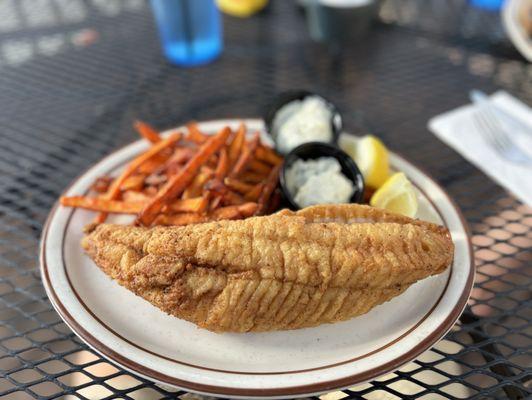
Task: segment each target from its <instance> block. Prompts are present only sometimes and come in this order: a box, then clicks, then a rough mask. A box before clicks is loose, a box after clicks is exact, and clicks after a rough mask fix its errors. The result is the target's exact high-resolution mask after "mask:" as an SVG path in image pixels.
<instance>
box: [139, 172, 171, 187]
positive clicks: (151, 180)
mask: <svg viewBox="0 0 532 400" xmlns="http://www.w3.org/2000/svg"><path fill="white" fill-rule="evenodd" d="M167 180H168V176H166V174H151V175H150V176H147V177H146V179H145V180H144V184H146V185H148V186H158V185H161V184H163V183H165V182H166V181H167Z"/></svg>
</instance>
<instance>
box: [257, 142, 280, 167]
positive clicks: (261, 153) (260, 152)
mask: <svg viewBox="0 0 532 400" xmlns="http://www.w3.org/2000/svg"><path fill="white" fill-rule="evenodd" d="M255 157H257V159H258V160H260V161H263V162H265V163H267V164H271V165H279V164H281V163H282V162H283V159H282V158H281V157H280V156H279V155H277V154H276V153H275V151H273V150H272V149H271V148H269V147H266V146H263V145H261V146H259V147H258V148H257V151H256V152H255Z"/></svg>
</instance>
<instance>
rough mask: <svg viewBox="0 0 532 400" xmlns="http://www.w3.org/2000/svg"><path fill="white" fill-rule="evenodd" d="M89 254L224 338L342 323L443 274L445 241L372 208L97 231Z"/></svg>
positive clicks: (447, 252) (91, 233)
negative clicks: (247, 333) (415, 285)
mask: <svg viewBox="0 0 532 400" xmlns="http://www.w3.org/2000/svg"><path fill="white" fill-rule="evenodd" d="M82 244H83V247H84V248H85V250H86V252H87V253H88V254H89V256H91V258H92V259H93V260H94V261H95V262H96V264H97V265H99V266H100V268H101V269H102V270H103V271H104V272H105V273H106V274H108V275H109V276H111V277H112V278H113V279H116V280H117V281H118V282H119V283H120V284H121V285H123V286H125V287H127V288H128V289H130V290H131V291H133V292H134V293H136V294H137V295H139V296H142V297H143V298H145V299H146V300H148V301H149V302H151V303H152V304H154V305H155V306H157V307H159V308H160V309H162V310H164V311H165V312H167V313H169V314H172V315H175V316H177V317H179V318H183V319H186V320H188V321H190V322H193V323H195V324H197V325H199V326H201V327H203V328H206V329H209V330H212V331H218V332H224V331H231V332H248V331H270V330H281V329H296V328H303V327H310V326H316V325H319V324H322V323H331V322H337V321H343V320H346V319H349V318H352V317H354V316H356V315H361V314H364V313H366V312H368V311H369V310H370V309H371V308H373V307H375V306H376V305H378V304H381V303H383V302H385V301H388V300H390V299H391V298H393V297H395V296H397V295H398V294H400V293H402V292H403V291H404V290H406V289H407V288H408V287H409V286H410V285H411V284H412V283H414V282H416V281H418V280H420V279H423V278H426V277H428V276H430V275H434V274H438V273H441V272H443V271H444V270H445V268H446V267H447V266H448V265H449V264H450V263H451V261H452V257H453V244H452V241H451V239H450V235H449V232H448V231H447V230H446V229H445V228H443V227H440V226H438V225H434V224H431V223H428V222H421V221H415V220H412V219H410V218H407V217H403V216H398V215H395V214H392V213H389V212H385V211H382V210H378V209H374V208H371V207H367V206H359V205H343V206H331V205H329V206H316V207H309V208H307V209H304V210H301V211H298V212H292V211H282V212H279V213H277V214H274V215H271V216H267V217H255V218H249V219H247V220H243V221H220V222H211V223H206V224H199V225H194V226H185V227H158V228H151V229H147V228H140V227H132V226H119V225H107V224H106V225H100V226H97V227H94V226H92V227H91V228H90V229H89V230H87V236H86V237H85V238H84V239H83V243H82Z"/></svg>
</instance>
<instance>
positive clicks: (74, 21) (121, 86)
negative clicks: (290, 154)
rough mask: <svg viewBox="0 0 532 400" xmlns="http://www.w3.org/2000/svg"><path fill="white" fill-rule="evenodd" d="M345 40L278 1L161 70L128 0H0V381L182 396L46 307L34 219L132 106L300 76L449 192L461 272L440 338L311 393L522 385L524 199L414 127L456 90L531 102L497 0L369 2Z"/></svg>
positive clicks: (128, 116)
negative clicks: (484, 4) (494, 9)
mask: <svg viewBox="0 0 532 400" xmlns="http://www.w3.org/2000/svg"><path fill="white" fill-rule="evenodd" d="M380 19H381V22H380V23H378V24H377V25H376V26H375V27H374V28H373V29H372V31H371V33H370V34H369V35H368V36H367V37H366V38H365V39H364V40H362V41H360V42H358V43H354V44H352V45H350V46H348V47H346V48H345V49H344V50H343V51H342V52H341V53H330V52H329V50H328V49H326V48H324V47H323V46H321V45H318V44H315V43H312V42H311V41H310V39H309V38H308V34H307V31H306V27H305V22H304V18H303V16H302V15H301V13H300V11H299V10H298V9H297V8H296V7H295V6H294V4H293V2H291V1H283V0H278V1H273V2H272V3H271V4H270V6H269V8H268V10H267V11H266V12H264V13H262V14H261V15H258V16H256V17H254V18H250V19H234V18H225V20H224V28H225V49H224V52H223V55H222V57H221V58H220V59H219V60H217V61H216V62H215V63H213V64H210V65H207V66H205V67H200V68H195V69H178V68H175V67H172V66H170V65H168V64H167V63H166V61H165V60H164V59H163V58H162V56H161V53H160V50H159V42H158V39H157V37H156V34H155V30H154V26H153V21H152V17H151V14H150V10H149V7H148V5H147V4H146V3H145V2H144V1H141V0H138V1H134V0H130V1H126V0H123V1H122V0H92V1H89V0H86V1H83V0H39V1H37V0H1V1H0V395H4V396H5V398H10V399H25V398H34V397H35V398H58V397H62V398H82V399H97V398H127V399H155V398H162V397H167V398H176V397H178V398H182V399H185V398H197V397H199V396H196V395H192V394H187V393H184V392H179V391H171V390H168V389H164V388H161V387H159V386H157V385H155V384H153V383H151V382H148V381H146V380H144V379H142V378H139V377H137V376H134V375H131V374H130V373H127V372H125V371H123V370H121V369H120V368H117V367H115V366H114V365H112V364H111V363H109V362H107V361H105V360H104V359H102V358H100V357H99V356H98V355H96V354H95V353H94V352H93V351H92V350H90V349H89V348H87V346H85V345H84V344H83V343H81V342H80V340H79V339H78V338H77V337H76V336H74V334H73V333H72V332H71V331H70V330H69V329H68V328H67V326H66V325H65V324H64V323H63V322H62V321H61V319H60V318H59V316H58V315H57V314H56V313H55V311H54V310H53V308H52V306H51V304H50V302H49V301H48V299H47V297H46V295H45V293H44V289H43V287H42V284H41V281H40V276H39V273H38V260H37V250H38V244H39V235H40V232H41V229H42V225H43V222H44V220H45V218H46V215H47V213H48V211H49V209H50V208H51V207H52V205H53V203H54V202H55V201H56V199H57V197H58V195H59V194H60V193H61V191H62V189H63V188H64V187H65V186H66V185H67V184H68V183H69V182H70V181H71V180H72V179H73V178H74V177H75V176H76V175H78V174H79V173H80V172H81V171H82V170H84V169H85V168H86V167H88V166H89V165H91V164H93V163H94V162H95V161H97V160H98V159H100V158H101V157H102V156H104V155H105V154H107V153H109V152H110V151H111V150H113V149H114V148H116V147H118V146H119V145H122V144H124V143H127V142H129V141H131V140H133V139H134V137H135V135H134V133H133V131H132V129H131V124H132V121H133V119H134V118H141V119H144V120H146V121H149V122H153V123H154V124H156V125H158V127H160V128H167V127H171V126H175V125H177V124H181V123H183V122H186V121H187V120H190V119H197V120H206V119H213V118H222V117H254V116H257V115H260V114H262V112H263V110H264V108H265V107H266V105H267V103H268V102H269V101H270V100H271V98H272V96H273V95H274V94H275V93H277V92H279V91H282V90H286V89H291V88H308V89H311V90H315V91H318V92H320V93H323V94H324V95H325V96H326V97H328V98H331V99H334V101H335V102H336V103H337V104H338V106H339V107H340V109H341V110H342V111H343V114H344V118H345V124H346V127H347V128H348V129H349V130H351V131H353V132H358V131H361V130H362V129H364V128H362V127H367V126H370V127H371V129H372V130H373V131H374V132H376V133H377V134H379V135H380V136H381V137H382V138H383V139H384V141H385V142H386V143H387V144H388V145H389V146H390V147H391V148H392V149H394V150H397V151H399V152H400V153H402V154H404V155H405V156H407V157H408V158H410V159H412V160H413V161H414V162H416V163H417V164H418V165H422V166H424V167H425V169H426V170H428V172H430V173H431V174H432V175H434V176H435V177H436V179H437V180H438V181H439V182H440V183H441V184H442V185H443V186H444V187H445V188H446V189H448V191H449V192H450V193H451V195H452V196H454V198H455V199H456V201H457V202H458V203H459V205H460V206H461V207H462V209H463V211H464V213H465V215H466V217H467V219H468V221H469V223H470V227H471V229H472V232H473V240H474V245H475V247H476V249H475V250H476V253H475V255H476V263H477V275H476V285H475V289H474V291H473V294H472V298H471V300H470V305H469V307H468V308H467V309H466V311H465V313H464V315H463V316H462V318H461V319H460V322H459V323H457V324H456V326H455V327H454V328H453V329H452V330H451V332H449V333H448V334H447V335H446V337H445V338H444V340H442V341H441V342H440V343H438V344H437V345H436V346H435V347H434V348H432V349H431V350H430V351H427V352H425V353H424V354H422V355H421V356H420V357H419V358H418V359H416V360H415V361H414V362H411V363H410V364H408V365H406V366H405V367H403V368H401V369H400V370H398V371H396V372H394V373H392V374H389V375H387V376H384V377H381V378H379V379H377V380H375V381H373V382H370V383H368V384H365V385H362V386H358V387H354V388H351V389H349V390H345V391H343V392H334V393H330V394H326V395H323V396H321V397H320V398H321V399H327V400H335V399H341V398H360V397H363V398H368V399H398V398H405V397H411V398H423V399H438V398H468V397H472V398H511V399H518V398H525V397H527V396H530V395H531V393H532V391H531V387H530V383H531V365H532V354H531V349H532V327H531V321H532V307H531V300H530V293H531V288H532V285H531V283H532V268H530V267H531V264H532V252H531V248H532V210H531V209H530V208H529V207H526V206H525V205H523V204H521V203H520V202H519V201H517V200H516V199H515V198H514V197H512V196H511V195H510V194H508V193H506V192H505V191H504V190H502V189H501V188H500V187H499V186H497V185H496V184H494V183H493V182H492V181H491V180H490V179H488V178H487V177H486V176H485V175H483V174H482V173H481V172H479V170H477V169H476V168H475V167H474V166H472V165H471V164H469V163H467V162H466V161H465V160H464V159H463V158H461V157H460V156H459V155H458V154H457V153H455V152H454V151H453V150H451V149H450V148H448V147H446V146H445V145H443V144H442V143H441V142H439V141H438V140H437V139H436V138H435V137H434V136H433V135H432V134H430V133H429V132H428V130H427V128H426V124H427V120H428V119H429V118H430V117H431V116H434V115H436V114H438V113H441V112H443V111H446V110H449V109H452V108H454V107H457V106H459V105H461V104H464V103H465V102H466V101H467V99H466V95H467V92H468V90H469V89H472V88H480V89H483V90H485V91H488V92H491V91H493V90H495V89H497V88H503V89H505V90H507V91H509V92H511V93H512V94H513V95H515V96H517V97H519V98H520V99H521V100H523V101H524V102H526V103H528V104H530V103H532V79H531V77H532V69H531V66H530V65H528V64H527V63H526V62H525V61H524V60H523V59H522V58H521V57H520V56H519V55H518V54H517V53H516V52H515V51H514V50H513V49H512V47H511V45H509V44H508V43H507V42H506V41H505V39H504V34H503V32H502V29H501V27H500V22H499V16H498V15H497V14H493V13H489V12H485V11H480V10H478V9H475V8H472V7H471V6H470V5H468V2H466V1H459V0H453V1H451V0H449V1H439V0H434V1H428V0H419V1H414V0H402V1H401V0H395V1H386V2H384V4H383V7H382V10H381V13H380Z"/></svg>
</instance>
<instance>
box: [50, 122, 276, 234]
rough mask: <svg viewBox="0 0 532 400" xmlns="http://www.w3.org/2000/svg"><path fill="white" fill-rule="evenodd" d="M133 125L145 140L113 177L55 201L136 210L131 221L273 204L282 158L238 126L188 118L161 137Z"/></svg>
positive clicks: (187, 220) (104, 211)
mask: <svg viewBox="0 0 532 400" xmlns="http://www.w3.org/2000/svg"><path fill="white" fill-rule="evenodd" d="M134 126H135V129H136V130H137V131H138V132H139V134H140V135H141V136H142V137H143V138H144V139H146V140H148V141H149V142H150V143H151V146H150V148H149V149H148V150H146V151H145V152H144V153H142V154H140V155H139V156H137V157H136V158H135V159H133V160H132V161H131V162H130V163H129V164H128V165H127V166H126V168H125V169H124V170H123V171H122V173H121V174H120V175H118V176H117V177H114V178H112V177H109V176H102V177H100V178H98V179H97V180H96V182H94V184H93V185H92V190H93V192H95V194H93V195H90V196H71V197H66V196H63V197H61V199H60V202H61V204H62V205H63V206H68V207H80V208H84V209H88V210H93V211H98V212H99V214H98V216H97V218H96V222H99V223H101V222H104V221H105V220H106V218H107V215H108V214H109V213H119V214H136V220H135V223H136V224H138V225H143V226H151V225H187V224H194V223H200V222H207V221H213V220H221V219H241V218H246V217H250V216H252V215H262V214H267V213H271V212H273V211H275V210H276V209H277V208H278V207H279V201H280V195H279V190H278V188H277V184H278V176H279V169H280V168H281V164H282V161H283V159H282V158H281V157H280V156H279V155H277V154H276V153H275V152H274V151H273V150H272V149H271V148H269V147H267V146H265V145H263V144H262V143H261V141H260V137H259V133H258V132H257V133H255V134H253V136H251V138H248V135H247V130H246V126H245V125H244V124H241V125H240V126H239V128H238V129H237V130H236V131H234V132H233V131H232V130H231V129H230V128H229V127H225V128H223V129H222V130H220V131H219V132H218V133H217V134H215V135H212V136H211V135H206V134H204V133H203V132H201V131H200V129H199V128H198V125H197V124H195V123H189V124H188V125H187V132H186V133H182V132H176V133H172V134H170V135H169V136H166V137H162V136H160V135H159V133H158V132H157V131H156V130H155V129H153V128H152V127H151V126H150V125H148V124H146V123H144V122H141V121H137V122H135V125H134Z"/></svg>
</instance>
